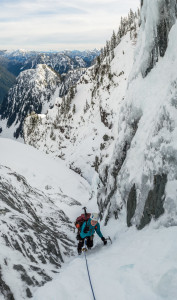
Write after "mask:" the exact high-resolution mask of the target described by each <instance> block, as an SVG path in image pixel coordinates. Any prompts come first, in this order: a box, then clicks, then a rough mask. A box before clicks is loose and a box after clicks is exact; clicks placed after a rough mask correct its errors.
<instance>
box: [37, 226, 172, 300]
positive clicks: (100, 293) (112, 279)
mask: <svg viewBox="0 0 177 300" xmlns="http://www.w3.org/2000/svg"><path fill="white" fill-rule="evenodd" d="M156 226H157V224H156ZM113 228H114V229H113ZM102 232H103V233H104V234H105V235H106V234H108V235H109V234H110V233H111V237H112V239H113V244H112V245H110V244H109V245H107V246H102V242H101V241H100V239H99V238H97V237H95V239H96V244H95V248H93V250H90V251H89V252H87V260H88V265H89V270H90V275H91V279H92V284H93V288H94V293H95V297H96V299H97V300H99V299H102V300H107V299H112V300H116V299H121V300H142V299H143V300H149V299H151V300H163V299H166V300H175V299H176V298H177V290H176V282H177V254H176V248H177V240H176V238H175V236H176V234H177V228H176V227H170V228H163V227H159V228H157V227H156V228H155V226H154V224H153V225H152V224H151V226H149V227H147V228H146V229H143V230H142V231H137V230H136V229H135V228H131V229H127V228H126V226H124V225H120V226H119V228H117V223H116V222H115V221H111V222H110V224H109V225H108V226H107V227H106V228H105V227H104V228H102ZM33 299H34V300H41V299H43V300H58V299H60V300H70V299H72V300H81V299H85V300H91V299H93V296H92V293H91V289H90V285H89V279H88V275H87V270H86V264H85V259H84V254H82V256H81V257H80V256H79V257H76V258H75V259H72V260H71V261H70V262H69V263H67V264H65V266H64V267H63V268H62V272H61V273H60V275H57V276H56V277H55V279H54V280H53V281H52V282H51V283H47V284H46V285H45V286H44V287H42V288H39V289H38V290H37V291H36V293H35V295H34V298H33Z"/></svg>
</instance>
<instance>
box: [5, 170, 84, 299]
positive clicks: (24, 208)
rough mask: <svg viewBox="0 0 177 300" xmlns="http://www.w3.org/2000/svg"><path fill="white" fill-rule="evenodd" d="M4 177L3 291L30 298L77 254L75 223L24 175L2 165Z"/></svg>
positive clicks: (17, 296) (17, 297) (16, 297)
mask: <svg viewBox="0 0 177 300" xmlns="http://www.w3.org/2000/svg"><path fill="white" fill-rule="evenodd" d="M0 178H1V181H0V201H1V208H0V216H1V218H0V232H1V234H0V236H1V237H0V243H1V257H0V266H1V269H0V282H1V285H0V291H1V294H2V295H3V296H4V299H6V300H7V299H8V300H13V299H27V298H31V297H32V293H33V290H34V288H35V286H41V285H43V284H44V283H45V282H46V281H49V280H51V279H52V277H53V275H54V274H55V273H56V272H59V269H60V267H61V263H62V262H63V259H64V257H65V256H70V255H72V254H73V249H74V247H75V242H74V241H73V238H72V232H73V226H72V223H71V221H70V220H69V218H68V217H67V216H66V214H65V213H64V211H62V210H61V209H59V208H58V207H56V205H55V204H54V203H53V201H52V199H50V198H49V197H48V196H47V195H45V194H44V193H43V192H41V191H40V190H37V189H35V188H33V187H31V186H30V185H29V184H28V182H27V181H26V179H25V178H24V177H23V176H21V175H19V174H17V173H15V172H14V171H12V170H11V169H9V168H7V167H3V166H0ZM60 197H61V199H62V195H61V196H60ZM65 198H67V199H64V198H63V201H66V202H67V201H68V203H73V199H69V197H65ZM74 205H80V204H79V203H78V202H75V204H74ZM12 278H13V280H11V279H12ZM14 282H15V286H14Z"/></svg>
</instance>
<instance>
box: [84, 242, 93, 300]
mask: <svg viewBox="0 0 177 300" xmlns="http://www.w3.org/2000/svg"><path fill="white" fill-rule="evenodd" d="M84 243H85V247H84V250H83V252H84V256H85V262H86V266H87V273H88V278H89V282H90V287H91V290H92V295H93V299H94V300H96V298H95V294H94V290H93V286H92V281H91V277H90V272H89V268H88V262H87V257H86V252H87V248H86V240H85V241H84Z"/></svg>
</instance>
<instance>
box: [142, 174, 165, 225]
mask: <svg viewBox="0 0 177 300" xmlns="http://www.w3.org/2000/svg"><path fill="white" fill-rule="evenodd" d="M166 183H167V175H166V174H162V175H155V176H154V188H153V190H151V191H149V194H148V197H147V200H146V203H145V206H144V212H143V216H142V218H141V221H140V224H139V226H138V229H142V228H143V227H145V226H146V225H147V224H149V223H150V221H151V219H152V218H154V219H158V218H159V217H160V216H161V215H162V214H163V213H164V208H163V203H164V193H165V186H166Z"/></svg>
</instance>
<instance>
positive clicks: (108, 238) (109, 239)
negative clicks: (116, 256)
mask: <svg viewBox="0 0 177 300" xmlns="http://www.w3.org/2000/svg"><path fill="white" fill-rule="evenodd" d="M105 240H106V241H110V242H111V244H112V240H111V238H110V236H108V237H107V238H106V239H105Z"/></svg>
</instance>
